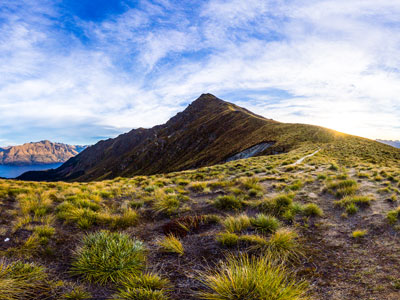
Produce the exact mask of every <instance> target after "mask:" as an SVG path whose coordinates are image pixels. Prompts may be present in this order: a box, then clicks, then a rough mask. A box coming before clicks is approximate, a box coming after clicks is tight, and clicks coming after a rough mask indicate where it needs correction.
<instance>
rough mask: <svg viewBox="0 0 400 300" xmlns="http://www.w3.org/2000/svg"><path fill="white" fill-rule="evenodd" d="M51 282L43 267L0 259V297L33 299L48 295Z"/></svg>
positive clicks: (13, 299) (12, 299)
mask: <svg viewBox="0 0 400 300" xmlns="http://www.w3.org/2000/svg"><path fill="white" fill-rule="evenodd" d="M50 293H51V284H50V283H49V282H48V279H47V275H46V273H45V270H44V268H43V267H40V266H37V265H35V264H26V263H23V262H13V263H7V262H6V261H4V260H1V261H0V299H2V300H21V299H26V300H34V299H44V298H46V297H49V296H50Z"/></svg>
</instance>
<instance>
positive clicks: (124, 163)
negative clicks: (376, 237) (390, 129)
mask: <svg viewBox="0 0 400 300" xmlns="http://www.w3.org/2000/svg"><path fill="white" fill-rule="evenodd" d="M304 145H313V147H316V146H319V145H325V147H329V148H330V149H331V150H330V151H335V152H336V153H338V155H340V154H341V153H343V152H346V151H353V152H354V151H358V150H360V149H362V151H358V153H360V155H363V156H364V157H365V158H367V159H371V160H374V159H379V156H377V155H376V154H377V153H381V152H382V155H381V156H380V157H381V158H384V157H385V154H384V153H386V152H387V153H390V154H391V155H390V157H393V155H392V153H391V152H393V151H392V150H391V149H392V148H391V147H389V146H384V145H382V144H379V143H378V142H375V141H371V140H367V139H363V138H358V137H353V136H350V135H345V134H342V133H339V132H336V131H334V130H330V129H326V128H322V127H318V126H312V125H305V124H286V123H281V122H277V121H274V120H271V119H266V118H264V117H262V116H259V115H256V114H254V113H252V112H250V111H248V110H246V109H245V108H242V107H239V106H237V105H235V104H232V103H229V102H226V101H223V100H221V99H218V98H217V97H215V96H213V95H211V94H203V95H201V96H200V97H199V98H198V99H197V100H195V101H194V102H193V103H192V104H190V105H189V106H188V107H187V108H186V109H185V110H184V111H183V112H181V113H178V114H177V115H176V116H174V117H172V118H171V119H170V120H169V121H168V122H167V123H165V124H163V125H158V126H155V127H153V128H150V129H144V128H138V129H134V130H131V131H130V132H128V133H125V134H122V135H120V136H118V137H117V138H114V139H108V140H105V141H100V142H98V143H97V144H95V145H93V146H91V147H88V148H87V149H85V150H84V151H82V152H81V153H80V154H79V155H77V156H75V157H73V158H71V159H69V160H68V161H67V162H66V163H64V164H63V165H62V166H61V167H59V168H57V169H55V170H50V171H41V172H27V173H24V174H23V175H21V176H20V177H19V179H23V180H49V181H56V180H77V181H90V180H101V179H110V178H115V177H118V176H133V175H149V174H156V173H167V172H172V171H179V170H186V169H192V168H198V167H202V166H209V165H213V164H217V163H221V162H226V161H229V160H233V159H238V158H245V157H250V156H254V155H265V154H277V153H283V152H288V151H290V150H293V149H297V148H300V147H302V146H304ZM353 147H358V148H357V149H358V150H354V149H353ZM344 148H345V149H344ZM394 155H395V156H396V155H399V158H400V152H398V153H395V154H394Z"/></svg>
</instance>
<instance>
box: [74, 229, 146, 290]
mask: <svg viewBox="0 0 400 300" xmlns="http://www.w3.org/2000/svg"><path fill="white" fill-rule="evenodd" d="M144 262H145V249H144V246H143V243H142V242H140V241H137V240H133V239H131V238H130V237H129V236H128V235H126V234H123V233H117V232H109V231H100V232H96V233H91V234H88V235H87V236H86V237H85V238H84V239H83V242H82V245H81V246H80V247H78V249H77V250H76V251H75V254H74V260H73V262H72V267H71V273H72V274H73V275H81V276H83V278H85V279H86V280H88V281H90V282H97V283H100V284H104V283H108V282H118V281H120V280H121V279H123V278H125V277H126V276H128V275H129V274H139V273H140V272H141V270H142V269H143V267H144Z"/></svg>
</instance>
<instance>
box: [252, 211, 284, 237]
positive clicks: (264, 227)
mask: <svg viewBox="0 0 400 300" xmlns="http://www.w3.org/2000/svg"><path fill="white" fill-rule="evenodd" d="M251 225H253V227H254V228H255V229H256V230H257V231H258V232H261V233H267V232H275V231H276V230H278V228H279V227H281V223H280V222H279V220H278V219H277V218H275V217H274V216H269V215H265V214H258V215H257V216H256V217H255V218H252V219H251Z"/></svg>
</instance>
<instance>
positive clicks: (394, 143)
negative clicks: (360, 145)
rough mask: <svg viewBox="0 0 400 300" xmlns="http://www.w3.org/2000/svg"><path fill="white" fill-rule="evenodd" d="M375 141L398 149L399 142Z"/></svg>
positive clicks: (399, 146)
mask: <svg viewBox="0 0 400 300" xmlns="http://www.w3.org/2000/svg"><path fill="white" fill-rule="evenodd" d="M377 141H378V142H380V143H383V144H386V145H390V146H393V147H396V148H400V141H390V140H377Z"/></svg>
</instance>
